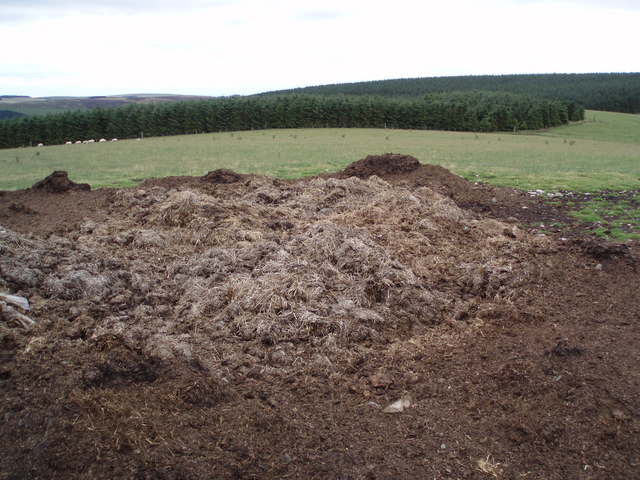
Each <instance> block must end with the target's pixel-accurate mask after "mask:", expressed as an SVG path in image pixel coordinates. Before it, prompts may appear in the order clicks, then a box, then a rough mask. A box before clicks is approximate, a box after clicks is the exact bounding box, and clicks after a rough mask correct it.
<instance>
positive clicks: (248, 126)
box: [0, 91, 584, 148]
mask: <svg viewBox="0 0 640 480" xmlns="http://www.w3.org/2000/svg"><path fill="white" fill-rule="evenodd" d="M583 118H584V109H583V108H582V107H581V106H579V105H578V104H576V103H574V102H565V101H560V100H553V99H543V98H540V97H535V96H531V95H517V94H510V93H505V92H487V91H467V92H450V93H432V94H428V95H425V96H422V97H420V98H416V99H406V98H394V97H380V96H347V95H334V96H324V95H309V94H305V95H269V96H247V97H222V98H214V99H207V100H201V101H187V102H175V103H162V104H150V105H140V104H137V105H129V106H126V107H115V108H98V109H93V110H76V111H68V112H63V113H55V114H49V115H43V116H30V117H21V118H16V119H10V120H2V121H0V148H12V147H20V146H29V145H35V144H38V143H44V144H48V145H51V144H62V143H66V142H69V141H71V142H75V141H77V140H85V139H98V138H105V139H111V138H137V137H140V136H164V135H181V134H188V133H210V132H224V131H237V130H256V129H268V128H323V127H347V128H398V129H437V130H460V131H478V132H493V131H514V130H530V129H540V128H548V127H553V126H557V125H562V124H566V123H568V122H569V121H576V120H581V119H583Z"/></svg>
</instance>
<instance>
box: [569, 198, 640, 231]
mask: <svg viewBox="0 0 640 480" xmlns="http://www.w3.org/2000/svg"><path fill="white" fill-rule="evenodd" d="M569 214H570V215H571V216H573V217H574V218H575V219H576V220H578V221H579V222H581V223H586V224H591V225H592V229H591V233H593V235H595V236H598V237H602V238H612V239H615V240H620V241H626V240H630V239H638V238H640V234H638V232H639V231H640V204H639V203H638V202H637V201H636V200H630V199H629V200H619V199H615V198H613V197H611V195H607V194H605V195H603V196H602V197H600V198H594V199H593V200H591V201H588V202H586V203H585V204H583V205H582V208H581V209H580V210H576V211H573V212H570V213H569Z"/></svg>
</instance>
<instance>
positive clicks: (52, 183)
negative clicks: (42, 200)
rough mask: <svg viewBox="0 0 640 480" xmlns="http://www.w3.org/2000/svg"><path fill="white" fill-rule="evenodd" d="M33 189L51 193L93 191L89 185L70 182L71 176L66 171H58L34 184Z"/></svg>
mask: <svg viewBox="0 0 640 480" xmlns="http://www.w3.org/2000/svg"><path fill="white" fill-rule="evenodd" d="M31 188H32V189H34V190H44V191H45V192H49V193H64V192H68V191H69V190H83V191H86V190H91V187H90V186H89V184H88V183H75V182H72V181H71V180H69V174H68V173H67V172H65V171H64V170H56V171H55V172H53V173H52V174H51V175H49V176H48V177H46V178H44V179H42V180H40V181H39V182H36V183H34V184H33V186H32V187H31Z"/></svg>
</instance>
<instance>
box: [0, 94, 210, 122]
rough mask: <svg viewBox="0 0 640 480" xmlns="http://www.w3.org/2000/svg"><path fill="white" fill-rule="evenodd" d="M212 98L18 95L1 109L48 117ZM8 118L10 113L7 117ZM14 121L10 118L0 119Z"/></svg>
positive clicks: (1, 100)
mask: <svg viewBox="0 0 640 480" xmlns="http://www.w3.org/2000/svg"><path fill="white" fill-rule="evenodd" d="M209 98H212V97H205V96H197V95H171V94H153V93H136V94H125V95H109V96H92V97H28V96H18V95H0V110H2V111H6V112H14V113H16V114H17V115H14V116H19V115H46V114H48V113H60V112H65V111H69V110H91V109H93V108H97V107H104V108H106V107H119V106H125V105H133V104H150V103H169V102H181V101H185V100H204V99H209ZM7 115H8V114H7ZM2 118H11V117H9V116H4V117H2V116H0V119H2Z"/></svg>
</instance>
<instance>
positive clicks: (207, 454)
mask: <svg viewBox="0 0 640 480" xmlns="http://www.w3.org/2000/svg"><path fill="white" fill-rule="evenodd" d="M54 182H55V185H54V184H53V183H54ZM36 185H38V187H37V186H34V188H32V189H27V190H21V191H16V192H3V193H2V194H1V195H0V293H3V294H9V295H15V296H20V297H24V298H26V299H28V300H29V303H30V309H29V310H26V309H24V308H22V307H20V306H18V305H16V304H15V303H11V301H9V300H8V299H7V298H8V297H6V296H4V297H2V296H0V300H2V301H1V302H0V306H2V310H1V311H2V314H1V316H0V358H1V360H2V362H1V363H0V418H1V422H2V427H1V429H0V439H1V445H2V456H1V459H0V479H23V478H30V479H38V478H41V479H56V478H60V479H62V478H64V479H113V478H123V479H176V480H177V479H211V478H219V479H280V478H296V479H432V478H434V479H441V478H442V479H449V478H450V479H492V478H498V479H521V478H522V479H528V480H532V479H545V480H551V479H558V480H560V479H562V480H566V479H585V480H586V479H594V480H595V479H598V480H600V479H611V480H613V479H632V478H640V448H638V445H639V440H640V422H639V418H640V368H639V367H640V362H639V360H640V358H639V353H638V352H639V350H638V345H639V341H640V330H639V322H640V295H638V292H639V291H640V276H639V272H638V269H637V263H638V259H639V248H638V243H637V242H627V243H616V242H607V241H603V240H598V239H595V238H593V237H592V236H590V235H587V234H586V233H585V232H584V231H583V228H581V227H580V226H578V225H576V223H575V221H574V220H573V219H572V218H571V217H570V216H569V215H568V211H567V208H566V207H565V206H563V204H562V203H558V204H556V205H551V204H550V203H549V202H547V201H544V200H543V199H541V198H532V197H531V196H530V195H528V194H527V193H526V192H520V191H517V190H511V189H506V188H502V187H495V186H490V185H486V184H474V183H471V182H469V181H467V180H465V179H462V178H460V177H457V176H455V175H453V174H452V173H450V172H449V171H447V170H445V169H443V168H442V167H438V166H432V165H423V164H420V163H419V162H418V161H417V160H416V159H414V158H412V157H408V156H405V155H399V154H386V155H380V156H371V157H367V158H365V159H362V160H360V161H358V162H355V163H354V164H352V165H351V166H349V167H348V168H347V169H345V170H344V171H342V172H339V173H337V174H333V175H324V176H320V177H315V178H306V179H300V180H293V181H284V180H277V179H273V178H268V177H263V176H255V175H241V174H237V173H235V172H231V171H228V170H219V171H214V172H210V173H209V174H207V175H205V176H203V177H170V178H164V179H151V180H146V181H144V182H143V183H141V184H140V185H139V186H138V187H136V188H132V189H97V190H88V189H87V188H86V187H84V186H81V187H78V186H77V185H76V184H74V183H73V182H72V180H69V179H68V176H67V175H66V174H64V173H63V172H62V173H61V172H56V173H55V174H54V175H53V176H52V177H50V178H49V179H45V180H43V181H42V182H39V183H38V184H36ZM65 185H66V187H65ZM61 186H62V187H61ZM67 187H68V188H67ZM552 222H554V223H555V224H556V231H555V232H552V233H549V232H542V231H541V230H540V228H539V225H540V224H549V223H552ZM558 225H560V226H558ZM3 299H4V300H3ZM18 313H19V314H23V315H25V316H27V317H29V318H30V319H32V320H34V321H35V324H34V325H32V326H31V327H29V328H22V327H21V326H20V325H19V324H18V323H17V322H16V321H15V320H14V319H15V315H16V314H18ZM389 410H391V411H389Z"/></svg>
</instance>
